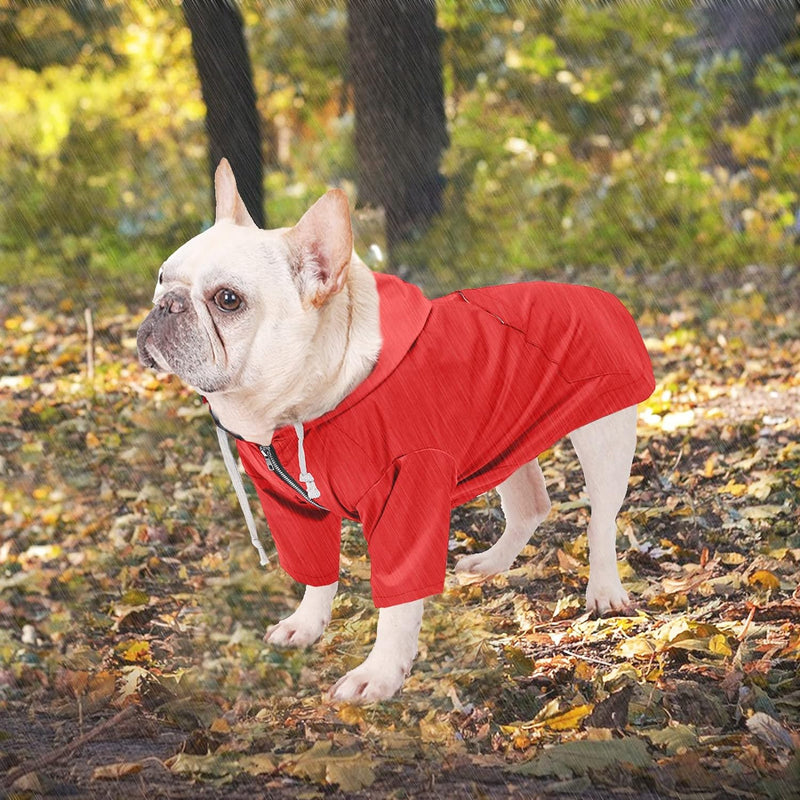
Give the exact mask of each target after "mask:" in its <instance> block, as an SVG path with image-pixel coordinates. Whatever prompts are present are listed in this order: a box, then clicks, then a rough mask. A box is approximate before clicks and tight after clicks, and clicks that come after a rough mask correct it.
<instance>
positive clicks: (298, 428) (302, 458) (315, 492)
mask: <svg viewBox="0 0 800 800" xmlns="http://www.w3.org/2000/svg"><path fill="white" fill-rule="evenodd" d="M294 430H295V433H296V434H297V460H298V462H299V464H300V480H301V481H302V482H303V483H304V484H305V485H306V491H307V492H308V496H309V497H310V498H311V499H312V500H316V499H317V498H318V497H319V489H317V485H316V484H315V483H314V476H313V475H312V474H311V473H310V472H308V471H307V469H306V452H305V450H303V437H304V435H305V434H304V432H303V425H302V424H301V423H299V422H298V423H296V424H295V426H294Z"/></svg>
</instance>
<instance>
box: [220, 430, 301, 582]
mask: <svg viewBox="0 0 800 800" xmlns="http://www.w3.org/2000/svg"><path fill="white" fill-rule="evenodd" d="M216 428H217V441H218V442H219V449H220V450H221V452H222V460H223V461H224V462H225V469H227V470H228V476H229V477H230V479H231V483H232V484H233V489H234V491H235V492H236V497H237V499H238V500H239V507H240V508H241V509H242V514H244V520H245V522H246V523H247V530H248V531H249V533H250V541H251V542H252V543H253V547H255V548H256V550H258V559H259V562H260V564H261V566H262V567H263V566H264V565H266V564H269V559H268V558H267V554H266V553H265V552H264V545H262V544H261V542H260V541H259V538H258V533H256V523H255V520H254V519H253V512H252V511H251V510H250V504H249V503H248V502H247V495H246V494H245V491H244V484H243V483H242V476H241V475H240V474H239V469H238V467H237V466H236V461H235V460H234V458H233V453H232V452H231V445H230V442H229V441H228V434H227V432H226V431H224V430H223V429H222V428H221V427H220V426H219V425H217V426H216ZM315 488H316V487H315Z"/></svg>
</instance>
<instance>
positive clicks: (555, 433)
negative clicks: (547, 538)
mask: <svg viewBox="0 0 800 800" xmlns="http://www.w3.org/2000/svg"><path fill="white" fill-rule="evenodd" d="M375 280H376V282H377V287H378V294H379V298H380V319H381V332H382V336H383V346H382V349H381V354H380V357H379V359H378V362H377V364H376V366H375V368H374V369H373V371H372V372H371V373H370V375H369V376H368V377H367V378H366V379H365V380H364V381H363V382H362V383H361V384H360V385H359V386H357V387H356V388H355V389H354V390H353V391H352V392H351V393H350V394H349V395H348V396H347V397H346V398H345V399H344V400H343V401H342V402H341V403H340V404H339V405H338V406H337V407H336V408H334V409H333V410H332V411H330V412H328V413H327V414H325V415H323V416H322V417H320V418H318V419H316V420H312V421H310V422H307V423H305V425H304V450H305V454H306V459H307V462H308V466H309V468H310V469H312V470H313V473H314V478H315V480H316V486H317V488H318V489H319V492H320V498H319V502H320V504H322V505H324V506H325V508H327V509H330V510H329V511H327V512H326V511H321V510H319V509H317V508H314V507H313V506H311V505H310V504H308V503H306V502H305V501H303V500H302V499H301V498H300V497H299V495H298V494H297V493H296V492H294V491H293V490H292V489H291V488H290V487H288V486H287V485H286V484H284V483H283V482H282V481H281V480H280V479H279V478H278V477H277V476H275V475H274V474H273V473H271V472H270V471H269V470H268V469H267V467H266V465H265V462H264V458H263V456H262V454H261V452H260V451H259V448H258V446H257V445H255V444H253V443H251V442H245V441H239V442H237V446H238V448H239V453H240V455H241V458H242V463H243V464H244V467H245V470H246V471H247V473H248V475H249V476H250V477H251V479H252V480H253V483H254V485H255V487H256V490H257V492H258V496H259V499H260V500H261V504H262V506H263V508H264V513H265V514H266V517H267V522H268V523H269V527H270V530H271V532H272V536H273V538H274V540H275V545H276V547H277V550H278V557H279V560H280V563H281V566H282V567H283V568H284V569H285V570H286V571H287V572H288V573H289V574H290V575H291V576H292V577H293V578H295V580H297V581H300V582H301V583H305V584H311V585H314V586H322V585H326V584H329V583H333V582H334V581H336V580H338V578H339V549H340V535H341V521H342V518H348V519H351V520H355V521H359V522H361V523H362V524H363V530H364V536H365V538H366V540H367V545H368V550H369V556H370V561H371V583H372V594H373V599H374V601H375V605H376V606H378V607H381V606H390V605H396V604H398V603H405V602H409V601H411V600H417V599H420V598H423V597H427V596H429V595H431V594H437V593H439V592H441V591H442V589H443V587H444V577H445V568H446V561H447V546H448V538H449V527H450V526H449V521H450V509H451V508H454V507H455V506H457V505H460V504H461V503H464V502H466V501H467V500H469V499H471V498H472V497H475V496H476V495H478V494H480V493H481V492H485V491H487V490H488V489H491V488H493V487H495V486H497V485H498V484H499V483H501V482H502V481H504V480H505V479H506V478H508V477H509V475H511V474H512V473H513V472H514V471H515V470H516V469H518V468H519V467H521V466H522V465H523V464H526V463H527V462H529V461H531V460H533V459H534V458H536V457H537V456H538V455H539V454H541V453H542V452H543V451H544V450H546V449H548V448H549V447H551V446H552V445H553V444H554V443H555V442H556V441H558V440H559V439H561V438H562V437H564V436H566V435H567V434H568V433H570V432H571V431H573V430H575V429H576V428H579V427H581V426H582V425H586V424H588V423H589V422H592V421H594V420H597V419H600V418H601V417H604V416H606V415H608V414H611V413H613V412H615V411H620V410H621V409H623V408H627V407H629V406H632V405H635V404H636V403H639V402H641V401H643V400H645V399H647V398H648V397H649V396H650V394H651V393H652V391H653V388H654V379H653V371H652V366H651V364H650V358H649V356H648V354H647V350H646V349H645V346H644V343H643V341H642V338H641V335H640V334H639V331H638V329H637V327H636V323H635V322H634V321H633V319H632V318H631V316H630V314H629V313H628V311H627V310H626V309H625V307H624V306H623V305H622V303H620V301H619V300H617V298H615V297H614V296H613V295H610V294H608V293H606V292H603V291H600V290H598V289H592V288H589V287H584V286H570V285H566V284H557V283H535V282H534V283H525V284H513V285H508V286H495V287H489V288H485V289H472V290H465V291H462V292H456V293H454V294H451V295H447V296H446V297H443V298H440V299H438V300H434V301H430V300H427V299H426V298H425V297H424V296H423V294H422V293H421V292H420V291H419V289H417V288H416V287H415V286H412V285H410V284H407V283H404V282H403V281H400V280H399V279H397V278H394V277H392V276H388V275H380V274H376V276H375ZM272 445H273V447H274V448H275V452H276V454H277V456H278V458H279V459H280V461H281V463H282V464H283V466H284V467H285V468H286V469H287V470H288V471H289V472H290V473H291V474H292V475H297V474H298V471H299V467H300V465H299V463H298V456H297V438H296V435H295V431H294V430H293V429H292V427H291V426H287V427H285V428H281V429H280V430H278V431H276V432H275V434H274V436H273V439H272Z"/></svg>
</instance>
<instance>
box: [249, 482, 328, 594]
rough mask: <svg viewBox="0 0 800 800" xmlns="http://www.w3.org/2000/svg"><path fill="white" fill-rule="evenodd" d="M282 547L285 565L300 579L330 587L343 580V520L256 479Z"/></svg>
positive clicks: (278, 545) (275, 537) (277, 544)
mask: <svg viewBox="0 0 800 800" xmlns="http://www.w3.org/2000/svg"><path fill="white" fill-rule="evenodd" d="M253 483H254V485H255V487H256V491H257V492H258V497H259V499H260V500H261V506H262V508H263V509H264V514H265V516H266V518H267V524H268V525H269V530H270V533H271V534H272V538H273V540H274V541H275V547H276V548H277V550H278V560H279V561H280V564H281V567H283V569H284V570H285V571H286V572H288V573H289V575H291V576H292V577H293V578H294V579H295V580H296V581H299V582H300V583H304V584H307V585H310V586H327V585H328V584H329V583H334V582H335V581H338V580H339V549H340V541H341V535H342V520H341V519H340V518H339V517H337V516H336V514H333V513H331V512H330V511H320V510H319V509H317V508H314V507H313V506H306V505H300V504H299V503H295V502H294V501H292V500H288V499H286V498H284V497H282V496H281V495H278V494H277V493H273V492H271V491H270V489H269V487H268V486H267V485H265V484H264V483H263V482H260V481H258V482H257V481H255V480H254V481H253Z"/></svg>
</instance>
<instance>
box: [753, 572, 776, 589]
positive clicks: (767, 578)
mask: <svg viewBox="0 0 800 800" xmlns="http://www.w3.org/2000/svg"><path fill="white" fill-rule="evenodd" d="M747 582H748V583H749V584H750V585H751V586H760V587H761V588H762V589H780V587H781V582H780V581H779V580H778V578H777V577H776V576H775V575H774V574H773V573H771V572H770V571H769V570H766V569H757V570H756V571H755V572H753V573H752V574H751V575H750V576H749V577H748V579H747Z"/></svg>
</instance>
